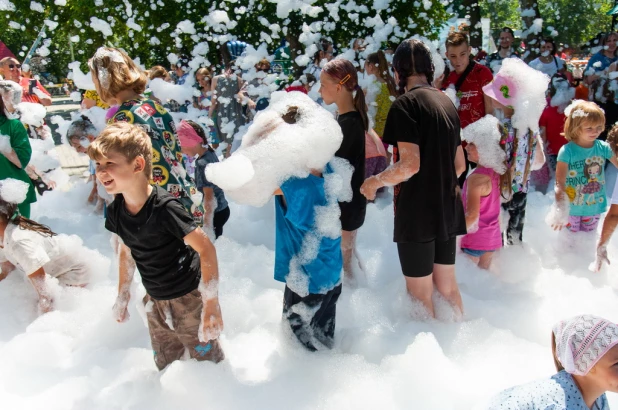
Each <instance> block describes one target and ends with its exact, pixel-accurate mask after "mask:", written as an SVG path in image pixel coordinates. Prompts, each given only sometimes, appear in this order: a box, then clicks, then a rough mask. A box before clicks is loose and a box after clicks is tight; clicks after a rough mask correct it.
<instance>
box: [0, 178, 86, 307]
mask: <svg viewBox="0 0 618 410" xmlns="http://www.w3.org/2000/svg"><path fill="white" fill-rule="evenodd" d="M28 188H29V187H28V184H26V183H25V182H22V181H19V180H16V179H12V178H8V179H5V180H2V181H0V280H3V279H4V278H6V277H7V276H8V274H9V273H10V272H11V271H12V270H13V269H14V268H16V267H17V268H19V269H20V270H22V271H23V272H24V273H25V274H26V276H28V279H29V280H30V282H31V283H32V285H33V286H34V288H35V290H36V292H37V294H38V296H39V302H38V307H39V312H40V313H41V314H43V313H47V312H50V311H52V310H53V309H54V301H53V298H52V295H51V293H50V292H49V290H48V288H47V285H46V281H47V275H49V276H52V277H55V278H57V279H58V281H59V282H60V284H61V285H67V286H85V285H86V284H87V283H88V268H87V267H86V264H85V263H83V262H82V258H81V257H83V254H84V252H83V251H84V250H83V248H81V247H78V248H76V247H75V242H74V241H70V243H67V241H66V239H69V238H68V237H67V236H66V235H60V236H58V235H57V234H56V233H54V232H53V231H52V230H51V229H50V228H49V227H47V226H45V225H42V224H40V223H38V222H35V221H33V220H31V219H28V218H26V217H24V216H22V215H21V214H20V212H19V209H18V206H17V204H18V203H21V202H22V201H23V199H24V198H25V197H26V194H27V192H28ZM80 248H81V249H80Z"/></svg>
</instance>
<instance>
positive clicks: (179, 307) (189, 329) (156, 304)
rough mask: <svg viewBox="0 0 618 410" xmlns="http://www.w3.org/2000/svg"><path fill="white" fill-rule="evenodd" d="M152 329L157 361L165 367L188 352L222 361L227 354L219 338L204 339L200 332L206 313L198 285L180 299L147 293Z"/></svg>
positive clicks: (151, 333)
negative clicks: (204, 341) (159, 297)
mask: <svg viewBox="0 0 618 410" xmlns="http://www.w3.org/2000/svg"><path fill="white" fill-rule="evenodd" d="M144 305H145V307H146V316H147V318H148V330H149V331H150V341H151V343H152V351H153V353H154V360H155V364H156V365H157V367H158V368H159V370H163V369H164V368H165V367H166V366H167V365H169V364H171V363H172V362H173V361H174V360H179V359H181V358H182V357H183V356H184V355H185V350H186V351H188V354H189V356H190V357H191V358H193V359H196V360H199V361H203V360H209V361H211V362H215V363H218V362H220V361H221V360H223V359H224V358H225V355H224V354H223V350H222V349H221V346H220V345H219V341H218V340H211V341H209V342H208V343H201V342H200V341H199V338H198V332H199V327H200V322H201V315H202V306H203V304H202V297H201V294H200V292H199V291H198V290H197V289H196V290H194V291H193V292H190V293H187V294H186V295H184V296H181V297H179V298H176V299H170V300H156V299H153V298H151V297H150V296H149V295H148V294H147V295H146V296H144Z"/></svg>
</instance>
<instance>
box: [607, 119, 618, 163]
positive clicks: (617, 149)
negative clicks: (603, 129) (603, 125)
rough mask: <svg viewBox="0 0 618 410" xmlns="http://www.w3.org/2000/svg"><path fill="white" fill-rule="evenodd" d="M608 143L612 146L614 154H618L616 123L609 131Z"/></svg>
mask: <svg viewBox="0 0 618 410" xmlns="http://www.w3.org/2000/svg"><path fill="white" fill-rule="evenodd" d="M607 143H608V144H609V146H610V147H612V151H613V152H614V155H616V156H618V124H614V126H613V127H612V129H611V130H609V132H608V133H607Z"/></svg>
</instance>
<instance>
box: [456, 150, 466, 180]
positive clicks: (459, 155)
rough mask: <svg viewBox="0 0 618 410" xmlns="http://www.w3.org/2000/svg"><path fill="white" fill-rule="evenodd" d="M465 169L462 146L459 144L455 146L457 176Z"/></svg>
mask: <svg viewBox="0 0 618 410" xmlns="http://www.w3.org/2000/svg"><path fill="white" fill-rule="evenodd" d="M466 171H467V169H466V157H465V156H464V150H463V147H462V146H461V145H460V146H458V147H457V152H456V153H455V172H456V173H457V177H460V176H461V174H463V173H464V172H466Z"/></svg>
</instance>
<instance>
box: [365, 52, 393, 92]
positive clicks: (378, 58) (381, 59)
mask: <svg viewBox="0 0 618 410" xmlns="http://www.w3.org/2000/svg"><path fill="white" fill-rule="evenodd" d="M367 62H368V63H369V64H372V65H374V66H375V67H377V69H378V74H379V76H380V78H382V79H383V80H384V82H385V83H386V86H387V87H388V93H389V94H390V95H391V96H393V97H398V96H399V92H398V91H397V84H395V79H394V78H393V76H392V75H391V73H390V70H389V67H388V61H387V60H386V55H385V54H384V51H382V50H378V52H377V53H371V54H369V55H368V56H367Z"/></svg>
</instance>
